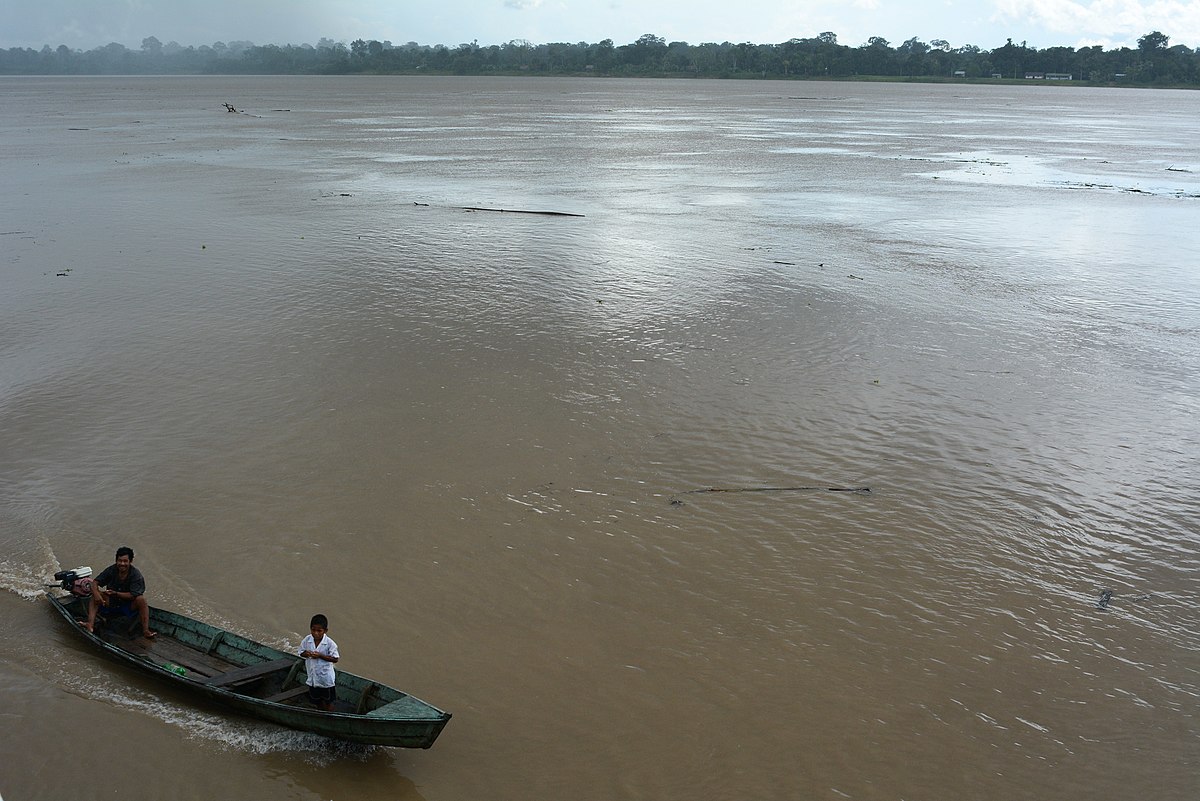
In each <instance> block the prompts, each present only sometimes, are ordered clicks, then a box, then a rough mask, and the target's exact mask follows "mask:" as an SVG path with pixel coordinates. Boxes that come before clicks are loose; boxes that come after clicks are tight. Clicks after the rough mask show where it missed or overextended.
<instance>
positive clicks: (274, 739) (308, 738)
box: [62, 673, 377, 766]
mask: <svg viewBox="0 0 1200 801" xmlns="http://www.w3.org/2000/svg"><path fill="white" fill-rule="evenodd" d="M62 681H63V683H64V684H65V685H66V686H67V689H68V690H69V691H70V692H74V693H75V694H77V695H79V696H81V697H83V698H87V699H88V700H91V701H97V702H101V703H107V704H111V705H113V706H117V707H121V708H124V709H128V710H130V711H133V712H139V713H141V714H144V715H148V716H150V717H153V718H157V719H158V720H161V721H163V722H164V723H167V724H169V725H171V726H175V727H177V728H178V729H180V730H181V731H182V732H183V734H184V736H185V737H188V738H191V739H198V740H207V741H209V742H213V743H217V744H219V745H221V746H224V747H226V748H229V749H231V750H235V751H242V752H245V753H251V754H257V755H264V754H292V755H294V756H297V757H299V758H301V759H303V760H304V761H305V762H308V763H310V764H314V765H318V766H320V765H326V764H329V763H331V762H333V761H335V760H342V759H346V758H350V759H358V760H366V759H367V757H368V756H370V755H371V754H372V753H374V751H375V750H376V749H377V746H371V745H360V744H356V743H346V742H342V741H339V740H331V739H329V738H328V737H321V736H320V735H316V734H308V733H306V732H300V731H292V730H291V729H285V728H283V727H280V726H274V725H272V724H269V723H258V722H255V721H253V720H248V719H243V718H238V717H224V716H221V715H216V714H213V713H210V712H205V711H202V710H199V709H194V708H191V707H187V706H180V705H178V704H174V703H171V702H168V701H164V700H162V699H161V698H158V697H156V696H154V695H152V694H150V693H146V692H144V691H141V690H136V689H132V688H128V687H123V688H118V687H116V686H114V685H113V684H112V683H111V681H110V679H109V677H107V676H103V675H97V674H94V673H93V675H91V676H82V675H80V676H63V677H62Z"/></svg>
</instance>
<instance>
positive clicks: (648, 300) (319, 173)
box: [0, 77, 1200, 801]
mask: <svg viewBox="0 0 1200 801" xmlns="http://www.w3.org/2000/svg"><path fill="white" fill-rule="evenodd" d="M224 102H228V103H231V104H232V105H234V106H235V107H237V108H238V109H239V110H240V111H241V113H228V112H226V111H225V109H224V108H223V107H222V105H221V104H222V103H224ZM1198 114H1200V93H1194V92H1175V91H1140V90H1104V89H1083V88H1077V87H1065V86H967V85H954V86H948V85H947V86H921V85H879V84H865V83H786V82H734V81H728V82H703V81H646V82H643V81H632V80H630V81H608V80H583V79H581V80H566V79H564V80H540V79H524V80H517V79H512V80H510V79H476V78H461V79H460V78H407V77H404V78H402V77H396V78H391V77H387V78H385V77H379V78H371V77H354V78H306V77H287V78H277V77H261V78H260V77H237V78H229V77H220V78H78V79H58V78H55V79H51V78H4V79H0V153H2V155H3V158H2V159H0V186H2V187H3V191H2V192H0V252H2V253H3V258H2V259H0V541H2V544H3V551H2V554H0V560H2V561H0V586H3V588H4V590H5V591H4V592H2V593H0V614H2V615H3V619H4V621H5V632H4V634H5V637H4V639H5V642H6V645H5V646H4V647H3V648H2V649H0V692H2V693H3V699H4V704H3V706H4V708H3V710H2V711H0V714H2V715H3V725H2V726H0V755H2V759H0V793H3V795H4V797H5V798H6V799H9V801H14V799H17V800H19V799H40V798H46V799H49V798H61V797H63V796H65V795H67V794H71V793H78V792H80V791H81V788H83V787H87V788H89V789H88V790H87V791H88V792H93V791H96V792H97V795H98V796H99V797H117V795H119V796H120V797H122V798H134V799H138V798H147V799H150V798H179V799H190V798H197V799H199V798H205V799H209V798H214V797H215V798H250V797H253V798H262V799H329V798H336V799H361V800H364V801H372V800H373V799H408V800H409V801H413V800H415V799H426V800H427V801H476V799H482V798H489V799H553V800H555V801H557V800H559V799H562V800H564V801H565V800H566V799H571V801H593V800H595V801H612V800H613V799H659V800H666V799H679V800H680V801H684V800H685V799H686V800H688V801H690V800H691V799H698V798H706V799H738V800H741V799H747V800H748V799H754V800H755V801H766V800H774V799H779V800H781V801H783V800H787V801H792V800H794V799H841V798H852V799H868V800H873V799H894V800H896V801H899V800H900V799H929V800H933V801H937V800H939V799H947V800H950V799H955V800H957V799H1022V798H1028V799H1047V798H1054V799H1080V801H1083V799H1089V800H1090V799H1095V798H1152V799H1156V801H1170V800H1171V799H1191V798H1194V797H1196V793H1197V791H1198V790H1200V787H1198V785H1197V780H1196V772H1197V768H1198V767H1200V739H1198V737H1200V723H1198V722H1197V717H1196V705H1197V699H1198V697H1200V668H1198V665H1200V661H1198V651H1200V624H1197V616H1196V608H1197V599H1198V596H1200V579H1198V575H1200V574H1198V572H1197V569H1198V568H1200V537H1198V535H1197V518H1198V513H1200V500H1198V499H1197V495H1196V492H1195V490H1196V487H1197V486H1200V467H1198V463H1197V454H1198V452H1200V423H1198V422H1197V421H1198V420H1200V401H1198V400H1197V399H1198V398H1200V369H1198V366H1200V270H1198V269H1197V256H1196V254H1197V253H1200V224H1198V223H1200V155H1197V150H1196V146H1195V133H1196V120H1197V119H1198V116H1197V115H1198ZM464 207H479V208H487V209H508V210H517V211H555V212H564V213H568V214H571V215H581V216H551V215H533V214H521V213H508V212H504V213H502V212H499V211H467V210H464ZM803 487H809V488H815V489H792V488H803ZM707 488H717V489H722V490H728V491H725V492H694V491H695V490H702V489H707ZM766 488H781V489H778V490H775V491H756V492H749V491H745V490H762V489H766ZM827 488H839V489H856V488H869V490H870V491H869V492H830V491H828V489H827ZM126 544H127V545H130V546H132V547H133V548H134V549H135V550H136V552H137V558H136V564H137V565H138V566H139V567H140V568H141V569H142V570H143V572H145V574H146V576H147V581H148V585H149V593H150V597H151V599H152V603H154V604H156V605H161V606H165V607H167V608H171V609H176V610H179V611H182V612H185V613H187V614H190V615H193V616H197V617H201V618H203V619H205V620H208V621H211V622H213V623H216V624H218V625H223V626H226V627H228V628H232V629H234V630H236V631H238V632H241V633H243V634H247V635H249V636H251V637H254V638H257V639H260V640H262V641H265V642H270V643H273V644H276V645H280V646H288V647H290V646H293V645H295V644H297V643H298V642H299V640H300V638H301V636H302V634H303V633H305V632H306V630H307V629H306V627H307V622H308V619H309V617H310V616H311V615H312V614H313V613H314V612H324V613H325V614H327V615H328V616H329V618H330V625H331V627H330V635H331V636H332V637H333V638H334V639H335V640H337V642H338V644H339V646H340V647H341V651H342V654H343V659H342V662H341V667H343V668H345V669H346V670H350V671H352V672H355V673H360V674H363V675H368V676H371V677H373V678H378V679H380V680H382V681H385V682H387V683H389V684H392V685H395V686H398V687H401V688H402V689H405V690H407V691H409V692H411V693H413V694H415V695H417V696H419V697H422V698H424V699H425V700H428V701H429V702H431V703H433V704H435V705H437V706H439V707H442V708H444V709H446V710H448V711H450V712H452V713H454V719H453V720H452V721H451V722H450V724H449V726H448V727H447V728H446V730H445V732H444V733H443V735H442V737H441V738H440V739H439V740H438V742H437V744H436V745H435V746H434V747H433V748H432V749H431V750H429V751H404V750H391V749H382V748H365V747H351V746H346V745H339V744H336V743H332V742H330V741H326V740H322V739H320V738H315V737H310V736H305V735H301V734H296V733H293V732H289V731H286V730H283V729H278V728H275V727H272V726H268V725H265V724H259V723H256V722H254V721H250V720H244V719H240V718H229V717H225V716H223V715H221V714H220V712H219V711H216V710H212V709H209V708H205V707H197V706H195V705H193V704H192V703H191V700H190V699H189V698H188V697H187V696H184V695H180V694H178V693H176V692H174V691H173V690H171V689H169V688H166V687H164V686H161V685H160V684H158V683H156V682H154V681H151V680H149V679H146V678H143V677H140V676H138V675H136V674H134V673H131V672H130V671H128V670H126V669H124V668H122V667H120V666H117V665H115V664H112V663H109V662H106V661H103V660H100V659H98V658H96V656H95V655H93V654H92V653H91V652H90V651H89V650H88V649H87V647H86V645H85V644H84V643H83V642H82V641H81V640H80V639H79V638H78V637H76V636H74V635H73V633H72V632H70V631H68V630H66V629H65V627H64V626H63V625H62V624H61V623H60V622H58V621H57V620H56V619H55V618H54V617H53V616H52V614H51V612H50V611H49V609H48V608H47V605H46V603H45V601H44V599H43V598H41V597H40V587H41V585H42V581H43V580H44V579H45V578H46V577H47V576H48V575H49V574H51V573H52V572H53V571H54V570H56V569H61V568H66V567H73V566H75V565H82V564H87V565H91V566H92V567H93V568H94V569H95V570H97V571H98V570H99V569H100V568H102V567H104V566H106V565H107V564H109V563H110V560H111V557H112V553H113V551H114V549H115V548H116V546H118V545H126ZM1104 590H1110V591H1112V592H1113V593H1114V594H1113V596H1112V600H1111V602H1110V603H1109V604H1108V605H1107V608H1103V609H1101V608H1098V600H1099V597H1100V593H1101V592H1102V591H1104ZM116 766H124V767H123V768H122V769H121V770H115V768H116ZM117 776H120V777H122V779H121V781H123V782H125V783H126V786H125V787H123V788H120V789H118V784H117V783H114V782H113V778H114V777H117ZM108 788H112V789H111V790H109V789H108ZM106 793H109V794H106Z"/></svg>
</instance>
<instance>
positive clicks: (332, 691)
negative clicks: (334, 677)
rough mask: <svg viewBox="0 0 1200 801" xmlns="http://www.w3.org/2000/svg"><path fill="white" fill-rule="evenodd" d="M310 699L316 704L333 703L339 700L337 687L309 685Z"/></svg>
mask: <svg viewBox="0 0 1200 801" xmlns="http://www.w3.org/2000/svg"><path fill="white" fill-rule="evenodd" d="M308 700H310V701H312V702H313V703H314V704H332V703H333V702H334V701H336V700H337V687H313V686H312V685H311V684H310V685H309V686H308Z"/></svg>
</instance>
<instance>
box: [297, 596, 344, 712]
mask: <svg viewBox="0 0 1200 801" xmlns="http://www.w3.org/2000/svg"><path fill="white" fill-rule="evenodd" d="M308 630H309V632H311V633H310V634H309V635H308V636H307V637H305V638H304V639H303V640H302V641H301V643H300V656H302V657H304V669H305V670H306V671H307V672H308V681H307V684H308V700H310V701H312V702H313V705H314V706H316V707H317V709H320V710H323V711H325V712H332V711H333V702H334V701H336V700H337V674H336V673H335V672H334V670H333V665H334V663H335V662H337V661H338V660H339V659H341V658H342V657H341V654H339V653H338V647H337V643H336V642H334V641H333V638H332V637H330V636H329V635H328V631H329V619H328V618H326V617H325V616H324V615H313V617H312V622H310V623H309V624H308Z"/></svg>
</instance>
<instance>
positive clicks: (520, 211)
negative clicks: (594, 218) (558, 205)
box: [459, 206, 587, 217]
mask: <svg viewBox="0 0 1200 801" xmlns="http://www.w3.org/2000/svg"><path fill="white" fill-rule="evenodd" d="M459 208H461V209H462V210H463V211H499V212H506V213H508V214H543V215H546V216H549V217H586V216H587V215H586V214H575V213H573V212H570V211H527V210H525V209H488V208H483V207H482V206H459Z"/></svg>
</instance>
